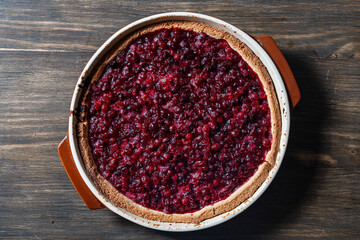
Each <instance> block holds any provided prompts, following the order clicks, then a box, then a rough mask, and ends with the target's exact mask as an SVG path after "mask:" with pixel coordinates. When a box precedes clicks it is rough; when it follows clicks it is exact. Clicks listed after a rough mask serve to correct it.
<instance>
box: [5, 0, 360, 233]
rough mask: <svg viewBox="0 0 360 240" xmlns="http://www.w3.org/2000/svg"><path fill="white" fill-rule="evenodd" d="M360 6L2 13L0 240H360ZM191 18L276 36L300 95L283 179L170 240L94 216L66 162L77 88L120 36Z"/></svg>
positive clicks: (64, 5) (171, 3)
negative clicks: (173, 14)
mask: <svg viewBox="0 0 360 240" xmlns="http://www.w3.org/2000/svg"><path fill="white" fill-rule="evenodd" d="M359 10H360V2H359V1H357V0H353V1H338V0H329V1H313V0H310V1H291V2H290V1H289V2H287V1H235V0H233V1H220V0H212V1H206V0H202V1H199V2H198V1H195V0H188V1H175V0H158V1H150V0H143V1H140V0H135V1H124V0H119V1H98V0H93V1H92V0H83V1H73V0H69V1H49V0H44V1H1V2H0V237H3V238H5V239H10V238H32V239H43V238H44V239H47V238H51V239H53V238H56V239H57V238H65V237H66V238H76V239H79V238H82V239H90V238H95V239H107V238H108V239H289V238H296V239H302V238H310V239H316V238H326V239H359V238H360V230H359V228H360V168H359V167H360V108H359V104H360V11H359ZM169 11H193V12H199V13H204V14H208V15H211V16H214V17H217V18H220V19H222V20H225V21H227V22H229V23H231V24H233V25H235V26H237V27H239V28H240V29H242V30H244V31H246V32H248V33H249V34H251V35H254V36H261V35H270V36H272V37H273V38H274V39H275V41H276V42H277V43H278V45H279V47H280V48H281V49H282V51H283V53H284V55H285V57H286V58H287V60H288V62H289V64H290V66H291V68H292V70H293V72H294V74H295V77H296V79H297V81H298V84H299V86H300V89H301V92H302V99H301V102H300V104H299V105H298V106H297V108H296V109H295V110H294V111H293V112H292V116H291V118H292V120H291V124H292V126H291V137H290V142H289V146H288V149H287V153H286V156H285V159H284V162H283V165H282V166H281V168H280V171H279V173H278V175H277V177H276V179H275V180H274V182H273V183H272V184H271V186H270V188H269V189H268V190H267V191H266V192H265V194H264V195H263V196H262V197H261V198H260V199H259V200H258V201H257V202H256V203H255V204H254V205H253V206H251V207H250V208H249V209H248V210H246V211H245V212H244V213H242V214H241V215H239V216H237V217H236V218H234V219H232V220H230V221H228V222H226V223H224V224H221V225H219V226H216V227H213V228H211V229H207V230H203V231H198V232H191V233H165V232H160V231H155V230H150V229H146V228H144V227H141V226H138V225H136V224H133V223H131V222H129V221H127V220H125V219H123V218H121V217H119V216H117V215H115V214H114V213H112V212H111V211H109V210H106V209H102V210H94V211H92V210H89V209H87V208H86V207H85V205H84V204H83V202H82V200H81V199H80V197H79V196H78V194H77V193H76V191H75V189H74V188H73V186H72V184H71V182H70V180H69V179H68V177H67V175H66V173H65V170H64V169H63V167H62V165H61V162H60V160H59V157H58V154H57V145H58V144H59V142H60V141H61V140H62V139H63V137H64V136H65V135H66V132H67V127H68V116H69V105H70V100H71V96H72V93H73V89H74V87H75V84H76V81H77V79H78V76H79V75H80V73H81V71H82V69H83V67H84V66H85V64H86V62H87V61H88V60H89V59H90V57H91V56H92V54H93V53H94V52H95V51H96V49H97V48H98V47H99V46H101V44H102V43H103V42H104V41H105V40H106V39H107V38H109V37H110V36H111V35H112V34H113V33H114V32H116V31H117V30H118V29H120V28H122V27H123V26H125V25H127V24H129V23H131V22H132V21H134V20H137V19H140V18H142V17H146V16H149V15H152V14H155V13H161V12H169Z"/></svg>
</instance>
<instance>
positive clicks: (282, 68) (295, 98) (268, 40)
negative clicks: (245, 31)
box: [254, 36, 301, 108]
mask: <svg viewBox="0 0 360 240" xmlns="http://www.w3.org/2000/svg"><path fill="white" fill-rule="evenodd" d="M254 39H255V40H256V41H257V42H258V43H259V44H260V45H261V46H262V47H263V48H264V50H265V51H266V52H267V53H268V54H269V56H270V58H271V59H272V60H273V62H274V63H275V65H276V67H277V68H278V70H279V72H280V74H281V77H282V79H283V81H284V83H285V85H286V88H287V90H288V94H289V97H290V100H291V106H292V107H293V108H294V107H295V106H296V105H297V104H298V103H299V101H300V98H301V95H300V90H299V86H298V85H297V83H296V80H295V77H294V75H293V73H292V71H291V69H290V66H289V64H288V63H287V61H286V59H285V57H284V55H283V54H282V53H281V50H280V48H279V47H278V45H277V44H276V43H275V41H274V39H272V37H270V36H261V37H254Z"/></svg>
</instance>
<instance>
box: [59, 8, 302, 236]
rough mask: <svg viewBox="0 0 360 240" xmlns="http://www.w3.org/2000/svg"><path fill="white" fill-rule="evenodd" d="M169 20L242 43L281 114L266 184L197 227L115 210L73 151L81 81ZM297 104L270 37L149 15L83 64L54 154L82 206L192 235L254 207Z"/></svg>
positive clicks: (181, 15)
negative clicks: (134, 36) (131, 39)
mask: <svg viewBox="0 0 360 240" xmlns="http://www.w3.org/2000/svg"><path fill="white" fill-rule="evenodd" d="M171 20H183V21H195V22H202V23H205V24H208V25H211V26H214V27H217V28H220V29H222V30H224V31H226V32H228V33H230V34H232V35H234V36H235V37H237V38H239V39H240V40H241V41H242V42H244V43H245V44H246V45H247V46H248V47H249V48H250V49H251V50H252V51H253V52H254V53H255V55H257V56H258V57H259V58H260V60H261V61H262V63H263V64H264V65H265V66H266V68H267V70H268V72H269V74H270V76H271V78H272V80H273V83H274V86H275V90H276V93H277V97H278V102H279V105H280V110H281V121H282V136H281V144H280V151H279V153H278V155H277V159H276V165H275V167H274V168H273V169H272V170H271V172H270V174H269V176H268V178H267V179H266V181H265V182H264V183H263V184H262V185H261V186H260V187H259V188H258V189H257V191H256V192H255V194H254V195H253V196H252V197H251V198H249V199H248V200H247V201H245V202H244V203H242V204H241V205H239V206H238V207H237V208H235V209H233V210H231V211H230V212H227V213H224V214H221V215H219V216H215V217H213V218H211V219H207V220H205V221H203V222H201V223H200V224H192V223H170V222H169V223H167V222H157V221H150V220H147V219H144V218H141V217H138V216H136V215H134V214H131V213H129V212H127V211H125V210H124V209H121V208H119V207H117V206H115V205H114V204H113V203H111V202H109V201H107V200H106V198H105V197H104V196H103V195H102V194H101V193H100V192H99V191H98V190H97V189H96V188H95V186H94V184H93V183H92V182H91V180H90V179H89V177H88V176H87V174H86V171H85V167H84V165H83V162H82V160H81V157H80V156H81V155H80V152H79V149H78V148H77V143H76V136H75V130H74V129H75V125H76V118H75V117H74V111H75V109H76V108H77V105H78V101H79V98H80V95H81V91H82V88H81V87H80V86H81V85H82V84H83V81H84V80H85V79H86V77H87V76H88V75H89V74H90V73H91V71H92V70H93V68H94V67H95V66H96V64H97V63H98V62H99V61H100V60H101V59H102V57H103V56H104V55H105V54H106V53H107V52H108V51H109V50H110V49H111V48H112V47H113V46H114V45H115V44H116V43H117V42H119V41H120V40H121V39H122V38H123V37H124V36H126V35H127V34H129V33H130V32H132V31H135V30H137V29H139V28H142V27H144V26H147V25H150V24H154V23H159V22H163V21H171ZM288 96H290V100H291V101H289V99H288ZM299 100H300V92H299V88H298V86H297V83H296V81H295V78H294V76H293V74H292V72H291V69H290V68H289V65H288V64H287V62H286V60H285V58H284V56H283V55H282V53H281V51H280V49H279V48H278V46H277V45H276V43H275V42H274V40H273V39H272V38H271V37H269V36H262V37H251V36H249V35H248V34H246V33H245V32H243V31H241V30H239V29H238V28H236V27H234V26H232V25H230V24H228V23H226V22H224V21H221V20H219V19H216V18H213V17H210V16H206V15H202V14H195V13H187V12H173V13H164V14H158V15H153V16H150V17H147V18H143V19H140V20H138V21H136V22H134V23H132V24H129V25H127V26H126V27H124V28H122V29H121V30H119V31H118V32H117V33H115V34H114V35H113V36H111V37H110V38H109V39H108V40H107V41H106V42H105V43H104V44H103V45H102V46H101V47H100V48H99V49H98V50H97V51H96V53H95V54H94V55H93V56H92V58H91V59H90V61H89V62H88V63H87V64H86V66H85V68H84V70H83V71H82V73H81V75H80V77H79V80H78V82H77V84H76V87H75V91H74V94H73V97H72V102H71V106H70V117H69V129H68V134H67V136H66V137H65V139H64V140H63V141H62V142H61V143H60V145H59V147H58V152H59V155H60V159H61V161H62V163H63V165H64V168H65V170H66V172H67V174H68V175H69V178H70V179H71V181H72V183H73V185H74V186H75V188H76V190H77V192H78V193H79V195H80V197H81V198H82V200H83V201H84V202H85V204H86V206H87V207H88V208H90V209H99V208H104V207H106V208H108V209H110V210H111V211H113V212H115V213H116V214H118V215H120V216H122V217H124V218H126V219H128V220H130V221H132V222H135V223H137V224H139V225H142V226H145V227H149V228H153V229H158V230H165V231H192V230H199V229H204V228H208V227H211V226H214V225H217V224H220V223H222V222H225V221H227V220H229V219H231V218H233V217H234V216H236V215H238V214H239V213H241V212H242V211H244V210H245V209H246V208H248V207H249V206H250V205H251V204H252V203H254V202H255V201H256V199H258V198H259V196H260V195H261V194H262V193H263V192H264V191H265V190H266V188H267V187H268V186H269V184H270V183H271V181H272V179H273V178H274V177H275V175H276V173H277V171H278V169H279V167H280V164H281V162H282V159H283V157H284V154H285V150H286V146H287V142H288V137H289V128H290V108H292V107H294V106H295V105H296V104H297V103H298V102H299Z"/></svg>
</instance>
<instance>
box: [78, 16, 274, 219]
mask: <svg viewBox="0 0 360 240" xmlns="http://www.w3.org/2000/svg"><path fill="white" fill-rule="evenodd" d="M171 27H180V28H183V29H189V30H193V31H196V32H204V33H206V34H208V35H210V36H212V37H215V38H218V39H219V38H221V39H225V40H226V41H227V42H228V43H229V44H230V45H231V47H232V48H233V49H235V50H236V51H238V52H239V54H240V55H241V56H242V58H243V59H244V60H245V61H246V62H247V63H248V64H249V65H250V66H251V68H252V69H253V70H254V71H255V72H256V73H257V74H258V76H259V79H260V80H261V82H262V84H263V87H264V90H265V92H266V94H267V98H268V102H269V107H270V112H271V123H272V137H273V141H272V146H271V150H270V151H269V152H268V154H267V156H266V161H265V162H264V163H263V164H262V165H261V166H259V169H258V170H257V171H256V173H255V174H254V176H253V177H252V178H251V179H250V180H249V181H248V182H246V183H245V184H244V185H242V186H241V187H240V188H239V189H237V190H236V191H235V192H234V193H233V194H232V195H230V196H229V197H228V198H227V199H225V200H223V201H220V202H217V203H215V204H214V205H212V206H207V207H205V208H203V209H200V210H199V211H197V212H194V213H186V214H166V213H163V212H160V211H156V210H152V209H149V208H145V207H143V206H141V205H139V204H137V203H135V202H134V201H132V200H130V199H129V198H127V197H126V196H124V195H123V194H121V193H119V192H118V191H117V190H116V189H115V188H114V187H113V186H112V185H111V184H110V183H109V182H108V181H106V180H105V179H104V178H103V177H102V176H101V175H100V173H99V172H98V170H97V167H96V165H95V163H94V160H93V158H92V155H91V151H90V146H89V142H88V123H87V121H86V116H85V115H84V114H85V113H82V114H83V115H82V116H81V117H80V121H79V123H78V125H77V138H78V145H79V148H80V152H81V155H82V159H83V161H84V165H85V167H86V171H87V173H88V176H89V178H90V179H91V180H92V181H93V182H94V184H95V185H96V187H97V189H98V190H99V191H100V192H101V193H102V194H103V195H104V196H106V197H107V198H108V200H109V201H111V202H113V203H114V204H115V205H117V206H119V207H121V208H123V209H125V210H127V211H129V212H131V213H133V214H135V215H138V216H140V217H143V218H146V219H149V220H155V221H161V222H184V223H200V222H201V221H204V220H206V219H209V218H212V217H214V216H217V215H220V214H222V213H225V212H228V211H230V210H232V209H234V208H236V207H237V206H239V205H240V204H241V203H243V202H245V201H246V200H247V199H249V198H250V197H251V196H252V195H253V194H254V193H255V191H256V190H257V189H258V188H259V187H260V186H261V185H262V183H263V182H264V181H265V180H266V178H267V176H268V175H269V172H270V170H271V169H272V168H273V167H274V165H275V162H276V157H277V153H278V151H279V144H280V136H281V117H280V110H279V104H278V101H277V97H276V93H275V90H274V86H273V83H272V80H271V78H270V76H269V73H268V72H267V70H266V68H265V66H264V65H263V64H262V63H261V61H260V60H259V58H258V57H257V56H256V55H255V54H254V53H253V52H252V51H251V50H250V49H249V48H248V47H247V46H246V45H245V44H244V43H243V42H241V41H240V40H239V39H237V38H235V37H234V36H232V35H230V34H229V33H226V32H224V31H222V30H220V29H217V28H214V27H212V26H209V25H205V24H202V23H196V22H184V21H176V22H175V21H173V22H164V23H160V24H155V25H151V26H148V27H145V28H143V29H141V30H139V31H136V32H135V33H133V34H130V35H129V36H127V37H126V38H125V40H123V41H121V42H120V43H119V44H117V46H115V47H114V48H113V49H114V50H112V51H111V52H110V53H108V54H107V55H106V56H105V57H104V58H103V61H102V63H101V64H99V65H98V66H97V67H96V68H95V69H96V70H95V72H94V73H93V74H92V75H91V79H92V80H91V82H92V81H94V80H97V79H98V78H99V77H100V75H101V74H102V72H103V70H104V68H105V66H106V65H107V64H108V63H109V61H111V60H112V59H113V58H114V57H115V56H116V55H117V54H118V53H119V52H120V51H121V50H123V49H124V48H125V47H126V46H127V45H128V43H129V42H130V41H132V40H133V39H135V38H137V37H139V36H141V35H143V34H146V33H148V32H152V31H155V30H157V29H161V28H171ZM86 98H87V91H86V92H85V93H84V94H83V97H82V101H81V105H82V106H85V107H86Z"/></svg>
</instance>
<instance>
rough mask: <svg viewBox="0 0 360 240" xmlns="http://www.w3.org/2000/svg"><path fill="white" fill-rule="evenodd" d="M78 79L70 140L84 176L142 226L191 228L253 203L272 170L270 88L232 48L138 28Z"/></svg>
mask: <svg viewBox="0 0 360 240" xmlns="http://www.w3.org/2000/svg"><path fill="white" fill-rule="evenodd" d="M112 49H113V50H112V51H111V52H109V53H108V54H107V55H106V56H105V57H104V58H103V60H102V62H101V63H100V64H98V65H97V66H96V68H95V69H94V70H93V72H92V73H91V74H90V76H89V78H88V79H87V81H85V82H86V83H85V86H84V91H83V94H82V97H81V100H80V105H79V108H78V114H77V116H78V123H77V131H76V133H77V139H78V145H79V149H80V151H81V156H82V158H83V162H84V165H85V167H86V170H87V174H88V176H89V178H90V179H91V180H92V181H93V182H94V184H95V186H96V187H97V188H98V190H99V191H100V192H101V193H102V194H103V195H104V196H105V197H106V198H107V199H108V200H109V201H111V202H112V203H114V204H115V205H117V206H119V207H121V208H123V209H126V210H127V211H129V212H131V213H133V214H136V215H138V216H141V217H143V218H146V219H150V220H157V221H163V222H186V223H199V222H201V221H203V220H205V219H208V218H212V217H214V216H216V215H219V214H222V213H224V212H227V211H230V210H232V209H234V208H236V207H237V206H238V205H240V204H241V203H242V202H244V201H246V200H247V199H248V198H249V197H251V196H252V195H253V194H254V192H255V191H256V190H257V189H258V188H259V186H260V185H261V184H262V183H263V182H264V181H265V179H266V178H267V176H268V173H269V171H270V170H271V169H272V168H273V166H274V164H275V160H276V156H277V153H278V151H279V150H278V149H279V141H280V131H281V120H280V112H279V106H278V102H277V97H276V94H275V91H274V87H273V84H272V80H271V78H270V76H269V74H268V72H267V70H266V68H265V67H264V65H263V64H262V63H261V62H260V60H259V59H258V58H257V57H256V56H255V54H254V53H253V52H252V51H251V50H250V49H249V48H248V47H247V46H246V45H245V44H244V43H243V42H241V41H240V40H238V39H237V38H235V37H234V36H232V35H230V34H229V33H226V32H224V31H222V30H220V29H217V28H214V27H212V26H208V25H205V24H202V23H196V22H185V21H181V22H180V21H179V22H177V21H172V22H163V23H159V24H154V25H151V26H147V27H145V28H142V29H140V30H137V31H135V32H133V33H131V34H129V35H128V36H127V37H125V38H124V39H123V40H122V41H121V42H119V43H118V44H117V45H116V46H115V47H113V48H112Z"/></svg>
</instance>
